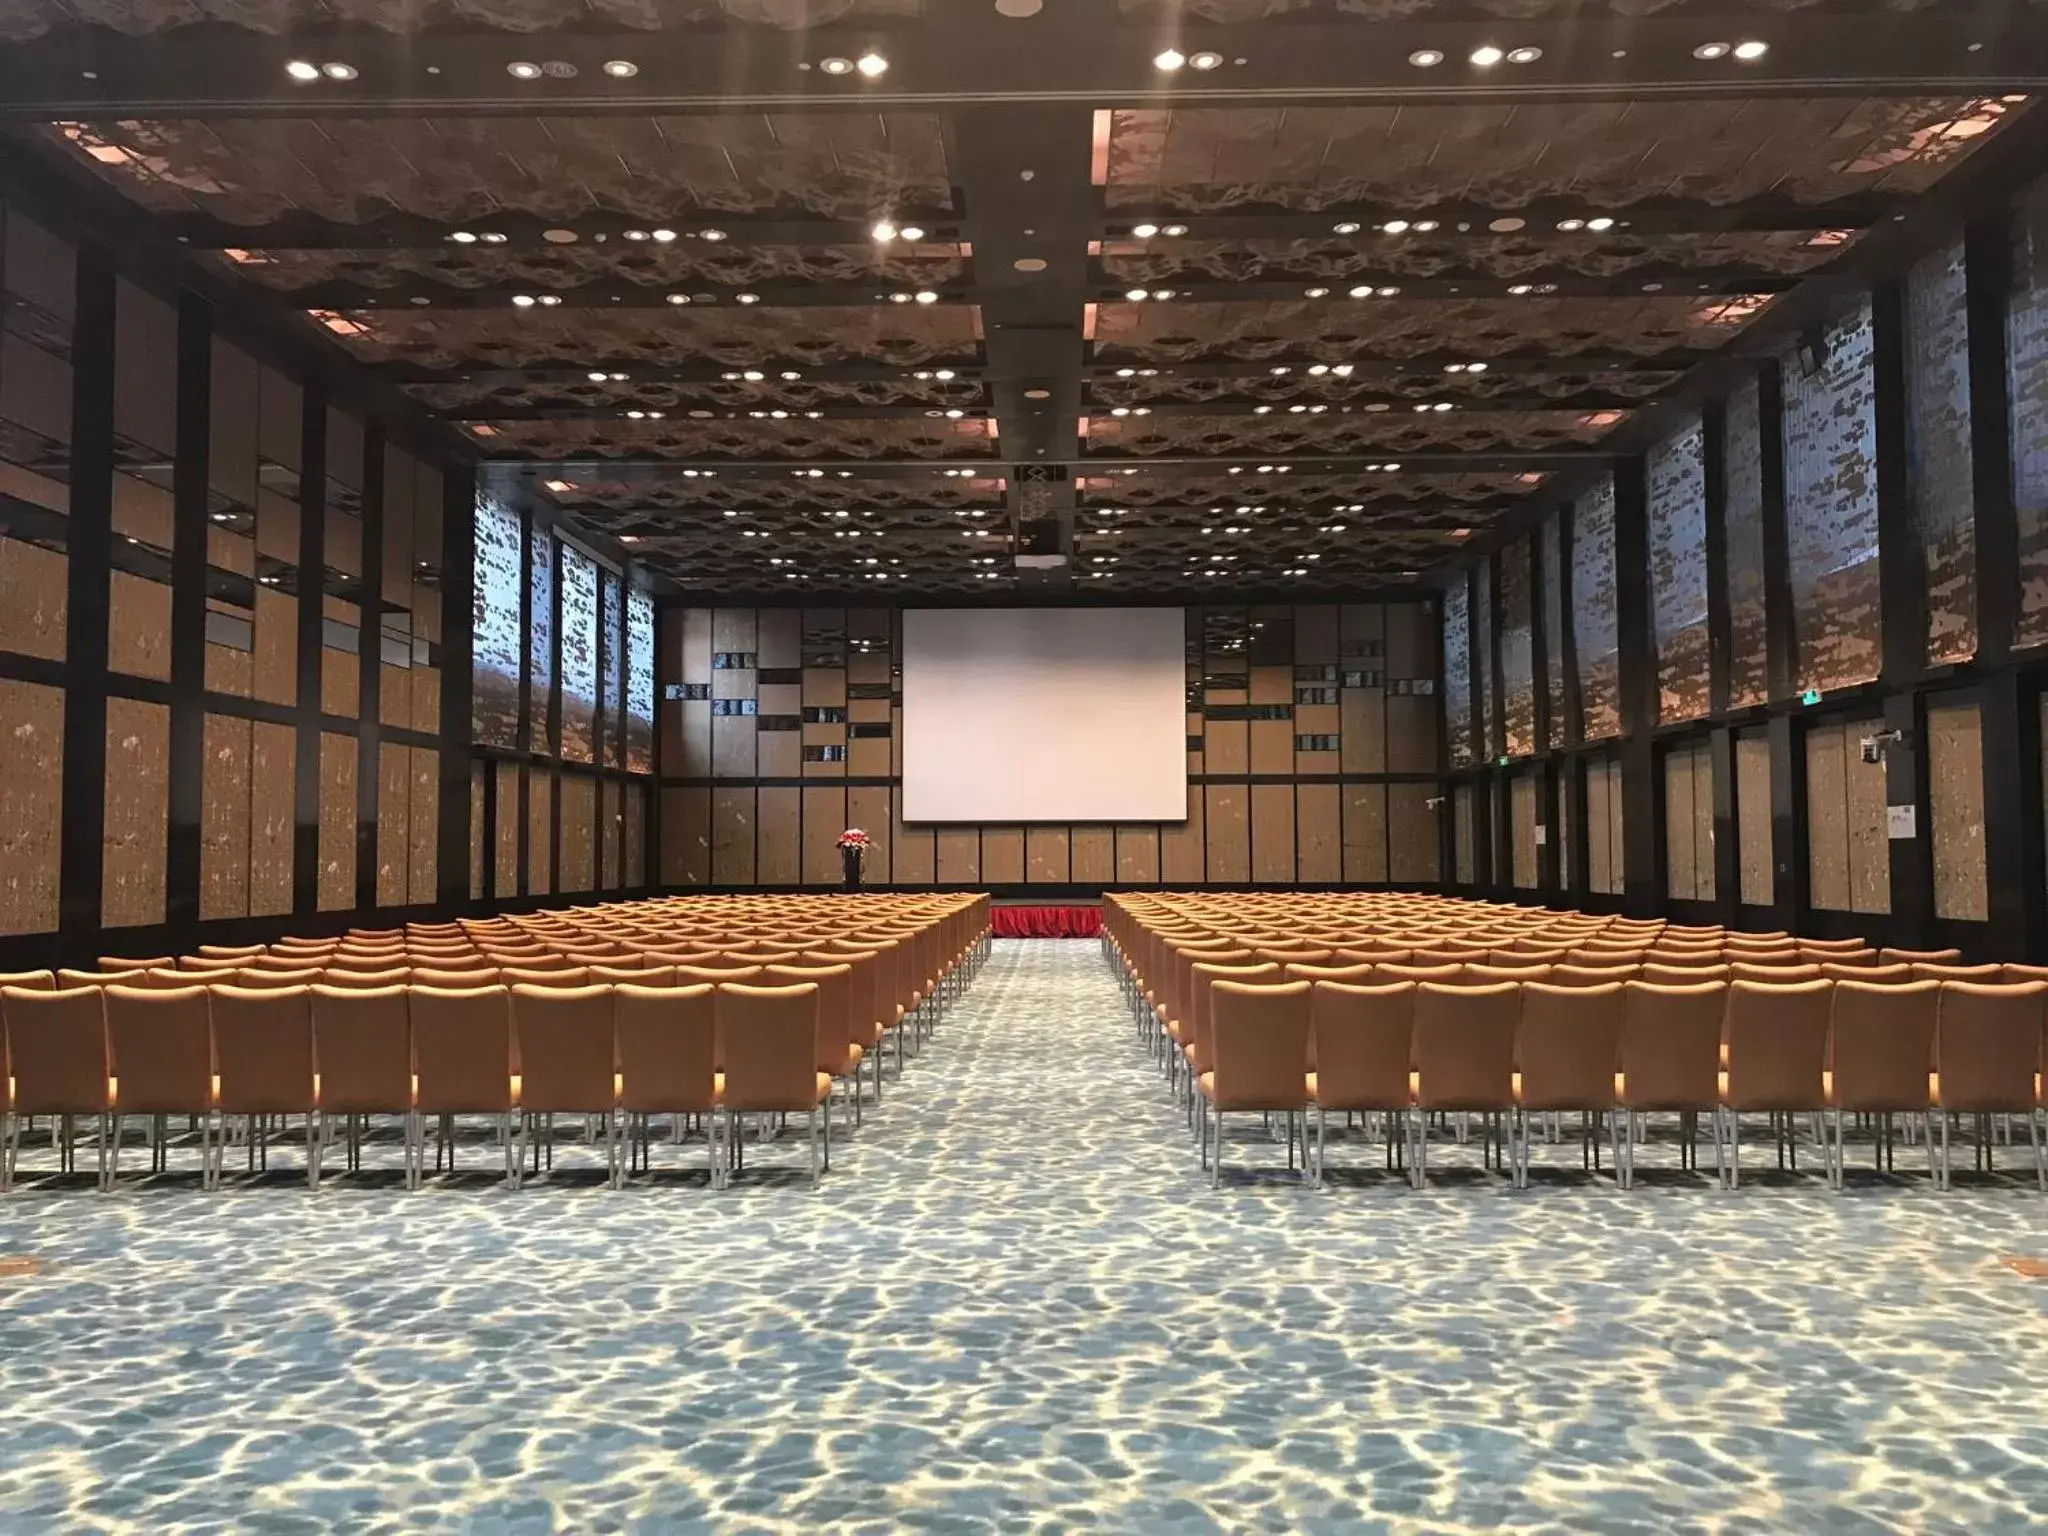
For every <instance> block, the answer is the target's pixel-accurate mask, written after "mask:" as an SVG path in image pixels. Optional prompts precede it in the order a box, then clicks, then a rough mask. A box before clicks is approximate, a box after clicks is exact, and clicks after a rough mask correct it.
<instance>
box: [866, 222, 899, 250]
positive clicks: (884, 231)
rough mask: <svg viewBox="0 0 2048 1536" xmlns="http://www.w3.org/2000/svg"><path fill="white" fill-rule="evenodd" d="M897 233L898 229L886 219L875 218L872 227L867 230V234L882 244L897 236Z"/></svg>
mask: <svg viewBox="0 0 2048 1536" xmlns="http://www.w3.org/2000/svg"><path fill="white" fill-rule="evenodd" d="M897 233H898V231H897V228H896V226H895V225H894V224H891V223H890V222H889V221H888V220H887V219H877V220H876V221H875V225H874V228H872V229H870V230H869V231H868V234H869V235H870V236H871V237H872V238H874V239H875V240H877V241H879V242H881V243H882V244H884V245H886V244H888V243H889V242H890V241H891V240H894V239H895V238H896V236H897Z"/></svg>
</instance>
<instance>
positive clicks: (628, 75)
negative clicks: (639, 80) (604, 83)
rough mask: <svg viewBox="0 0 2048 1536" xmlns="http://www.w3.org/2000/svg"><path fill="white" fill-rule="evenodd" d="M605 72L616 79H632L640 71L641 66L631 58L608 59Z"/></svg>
mask: <svg viewBox="0 0 2048 1536" xmlns="http://www.w3.org/2000/svg"><path fill="white" fill-rule="evenodd" d="M604 72H605V73H606V74H608V75H610V76H611V77H612V78H613V79H614V80H630V79H632V78H633V77H634V76H635V75H637V74H639V73H640V66H639V65H638V64H635V63H634V62H633V61H632V60H631V59H606V60H605V61H604Z"/></svg>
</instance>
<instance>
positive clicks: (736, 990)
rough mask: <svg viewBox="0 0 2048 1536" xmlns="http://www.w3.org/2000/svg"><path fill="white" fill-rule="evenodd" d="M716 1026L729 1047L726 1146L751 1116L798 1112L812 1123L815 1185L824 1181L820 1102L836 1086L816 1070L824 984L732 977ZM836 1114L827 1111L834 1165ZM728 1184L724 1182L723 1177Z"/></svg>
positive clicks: (718, 1005)
mask: <svg viewBox="0 0 2048 1536" xmlns="http://www.w3.org/2000/svg"><path fill="white" fill-rule="evenodd" d="M714 1007H715V1009H716V1019H717V1029H718V1035H719V1037H720V1039H721V1040H722V1041H723V1042H724V1046H725V1053H726V1056H725V1092H724V1095H723V1102H722V1104H721V1106H720V1108H721V1112H722V1113H723V1114H724V1116H725V1122H726V1131H727V1144H728V1146H730V1147H733V1149H734V1150H735V1152H737V1142H736V1140H735V1135H734V1133H735V1132H736V1131H737V1129H738V1127H739V1125H740V1123H741V1122H739V1120H738V1118H737V1117H738V1116H740V1115H745V1114H797V1113H802V1114H804V1115H805V1116H807V1118H808V1120H809V1122H810V1149H811V1183H812V1184H813V1185H814V1186H815V1185H816V1184H817V1182H818V1174H819V1161H818V1106H819V1105H820V1104H822V1103H823V1102H824V1101H825V1098H826V1096H827V1095H828V1094H830V1093H831V1091H832V1078H831V1076H830V1074H828V1073H824V1072H820V1071H818V1070H817V1061H818V989H817V987H815V986H813V985H811V984H810V983H808V982H806V983H804V984H802V985H800V986H794V987H754V986H748V985H746V984H745V983H742V982H727V983H725V984H723V985H722V986H720V987H719V989H718V993H717V997H716V1001H715V1003H714ZM831 1136H832V1117H831V1115H830V1114H829V1113H828V1114H827V1115H826V1116H825V1149H824V1151H825V1162H824V1166H825V1167H826V1168H827V1169H829V1168H830V1167H831V1164H832V1144H831ZM721 1182H723V1180H721Z"/></svg>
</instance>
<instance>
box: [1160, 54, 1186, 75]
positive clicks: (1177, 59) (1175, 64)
mask: <svg viewBox="0 0 2048 1536" xmlns="http://www.w3.org/2000/svg"><path fill="white" fill-rule="evenodd" d="M1187 61H1188V56H1187V55H1186V54H1184V53H1182V52H1181V51H1180V50H1179V49H1178V48H1165V49H1161V50H1160V51H1159V52H1158V53H1155V54H1153V55H1152V67H1153V68H1154V69H1163V70H1166V71H1168V72H1169V73H1170V72H1172V71H1173V70H1176V69H1179V68H1180V67H1181V65H1183V64H1185V63H1187Z"/></svg>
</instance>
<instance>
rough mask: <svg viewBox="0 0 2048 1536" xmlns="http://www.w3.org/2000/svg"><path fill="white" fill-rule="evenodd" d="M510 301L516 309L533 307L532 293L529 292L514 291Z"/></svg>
mask: <svg viewBox="0 0 2048 1536" xmlns="http://www.w3.org/2000/svg"><path fill="white" fill-rule="evenodd" d="M512 303H513V306H514V307H515V308H518V309H531V308H533V295H532V294H530V293H515V294H513V295H512Z"/></svg>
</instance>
